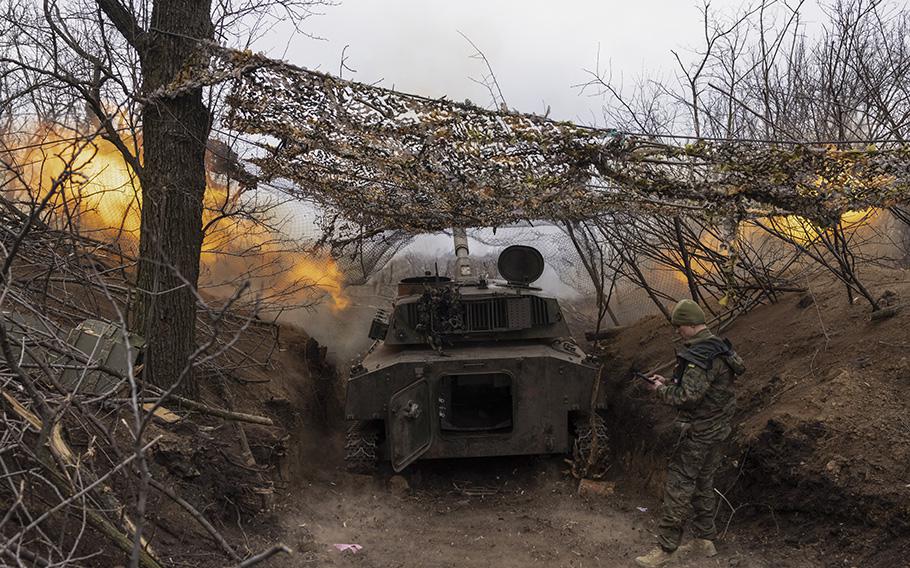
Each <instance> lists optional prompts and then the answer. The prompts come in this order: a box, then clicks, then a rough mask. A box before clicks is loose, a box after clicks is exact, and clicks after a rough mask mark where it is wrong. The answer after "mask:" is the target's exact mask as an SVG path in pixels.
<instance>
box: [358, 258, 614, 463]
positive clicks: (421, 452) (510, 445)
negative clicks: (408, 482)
mask: <svg viewBox="0 0 910 568" xmlns="http://www.w3.org/2000/svg"><path fill="white" fill-rule="evenodd" d="M522 248H527V247H522ZM535 252H536V251H535ZM504 254H505V253H504ZM538 276H539V273H538ZM370 336H371V337H372V338H374V339H376V342H375V343H374V344H373V346H372V348H371V349H370V351H369V352H368V353H367V354H366V355H365V356H364V357H363V359H362V360H361V361H360V362H359V363H358V364H357V365H355V366H354V367H353V368H352V370H351V375H350V377H349V379H348V381H347V396H346V402H345V413H346V416H347V418H348V420H350V421H351V422H352V424H353V427H352V428H351V430H350V432H349V435H348V440H347V445H348V447H347V456H348V461H349V465H351V466H352V469H362V468H363V466H364V465H369V463H370V462H372V461H375V460H388V461H390V462H391V464H392V467H393V468H394V469H395V470H396V471H400V470H401V469H403V468H405V467H407V466H408V464H410V463H412V462H413V461H415V460H417V459H431V458H456V457H477V456H502V455H521V454H548V453H566V452H569V451H570V450H572V447H573V440H572V436H571V429H570V424H571V422H572V419H573V417H575V416H580V415H582V414H583V413H585V412H588V411H590V409H591V397H592V393H593V392H594V383H595V381H596V380H597V371H598V366H597V364H596V363H595V362H594V361H593V360H592V359H591V358H590V357H588V356H587V355H586V354H585V353H584V352H583V351H582V350H581V349H580V348H579V347H578V346H577V345H576V344H575V342H574V341H573V340H572V339H571V338H570V336H569V330H568V327H567V325H566V323H565V321H564V319H563V315H562V312H561V310H560V308H559V303H558V302H557V300H556V299H555V298H553V297H549V296H547V295H545V294H544V293H543V292H542V291H541V290H539V289H536V288H532V287H530V286H529V285H527V284H526V283H514V282H512V283H505V284H498V285H497V284H490V283H487V282H485V281H483V280H477V281H458V282H453V281H450V280H449V279H447V278H441V277H431V276H426V277H418V278H409V279H405V280H403V281H402V282H401V284H400V285H399V296H398V298H397V300H396V302H395V304H394V306H393V307H392V311H391V315H389V316H386V315H385V314H384V313H382V314H380V315H379V316H378V317H377V319H376V320H374V322H373V326H372V328H371V330H370Z"/></svg>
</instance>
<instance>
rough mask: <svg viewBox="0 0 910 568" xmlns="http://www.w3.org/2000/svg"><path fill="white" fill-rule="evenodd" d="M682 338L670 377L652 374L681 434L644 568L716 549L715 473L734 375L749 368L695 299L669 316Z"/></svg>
mask: <svg viewBox="0 0 910 568" xmlns="http://www.w3.org/2000/svg"><path fill="white" fill-rule="evenodd" d="M670 321H671V323H672V324H673V326H674V327H675V328H676V332H677V333H678V334H679V335H680V337H681V338H682V339H683V342H684V343H683V348H682V349H681V350H680V351H679V353H678V354H677V357H676V371H675V372H674V374H673V378H672V379H667V378H665V377H662V376H660V375H653V376H651V377H649V381H650V383H649V386H648V388H649V389H650V390H651V391H653V392H654V393H655V395H656V396H657V398H658V399H660V400H661V402H664V403H665V404H669V405H670V406H673V407H674V408H676V409H678V410H679V415H678V418H677V423H678V425H679V426H680V438H679V442H678V444H677V446H676V450H675V453H674V454H673V457H672V458H671V460H670V465H669V468H668V472H667V483H666V487H665V488H664V499H663V510H662V516H661V519H660V524H659V525H658V529H657V533H658V534H657V540H658V544H659V546H658V547H657V548H655V549H654V550H652V551H651V552H649V553H648V554H645V555H644V556H639V557H638V558H636V559H635V563H636V564H638V565H639V566H644V567H646V568H654V567H657V566H663V565H664V564H666V563H667V562H669V561H670V560H673V559H674V558H676V557H677V556H678V555H679V554H681V553H682V552H683V551H686V552H694V553H700V554H702V555H704V556H705V557H711V556H714V555H716V554H717V550H716V549H715V548H714V538H715V536H716V534H717V533H716V529H715V527H714V503H715V500H714V472H715V471H716V470H717V467H718V466H719V465H720V460H721V457H722V455H723V454H722V452H723V442H724V441H725V440H726V439H727V438H728V437H729V436H730V430H731V428H730V421H731V419H732V418H733V412H734V410H735V407H736V397H735V395H734V392H733V379H734V377H735V376H736V375H740V374H742V373H743V372H744V371H745V367H743V362H742V359H740V358H739V356H738V355H737V354H736V352H735V351H733V347H732V345H731V344H730V342H729V341H728V340H726V339H721V338H719V337H716V336H715V335H714V334H712V333H711V331H710V330H709V329H708V328H707V327H706V326H705V313H704V312H703V311H702V309H701V308H700V307H699V306H698V304H696V303H695V302H693V301H692V300H681V301H680V302H679V303H678V304H676V307H674V308H673V313H672V315H671V318H670ZM690 506H691V508H692V510H693V515H692V518H691V520H692V529H693V536H694V537H695V538H694V540H693V541H692V542H691V543H690V544H687V545H684V546H682V547H680V546H679V544H680V540H682V533H683V524H684V523H685V520H686V517H687V516H688V515H687V514H688V512H689V508H690Z"/></svg>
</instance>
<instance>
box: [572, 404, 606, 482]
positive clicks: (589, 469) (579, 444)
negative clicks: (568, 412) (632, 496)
mask: <svg viewBox="0 0 910 568" xmlns="http://www.w3.org/2000/svg"><path fill="white" fill-rule="evenodd" d="M572 430H573V433H574V436H573V442H572V474H573V475H574V476H575V477H579V478H581V477H586V478H597V477H600V476H602V475H603V474H604V473H605V472H606V470H607V463H606V461H607V454H608V453H609V450H610V437H609V435H608V433H607V425H606V424H605V423H604V419H603V418H602V417H601V416H600V415H599V414H595V415H594V420H593V421H592V420H591V415H590V414H579V415H576V416H575V417H573V419H572Z"/></svg>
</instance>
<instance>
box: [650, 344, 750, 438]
mask: <svg viewBox="0 0 910 568" xmlns="http://www.w3.org/2000/svg"><path fill="white" fill-rule="evenodd" d="M683 346H684V347H683V348H682V349H681V350H680V351H679V353H678V354H677V359H676V365H677V366H676V371H675V373H674V380H673V381H672V382H670V383H669V384H666V385H664V386H662V387H660V388H658V389H657V396H658V398H659V399H660V400H661V401H662V402H664V403H666V404H669V405H671V406H674V407H676V408H677V409H678V410H679V420H680V421H681V422H685V423H689V424H691V426H692V428H693V430H694V431H708V430H714V429H716V428H722V427H724V426H726V425H728V424H729V423H730V420H731V419H732V418H733V413H734V412H735V410H736V395H735V393H734V390H733V379H734V377H735V376H736V375H738V374H742V373H743V372H744V371H745V367H744V366H743V364H742V359H740V357H739V356H738V355H737V354H736V352H735V351H733V349H732V346H731V345H730V344H729V342H727V341H726V340H722V339H720V338H718V337H716V336H715V335H714V334H713V333H711V332H710V331H709V330H707V329H705V330H702V331H700V332H699V333H698V334H697V335H695V337H693V338H692V339H690V340H689V341H686V342H685V343H684V344H683Z"/></svg>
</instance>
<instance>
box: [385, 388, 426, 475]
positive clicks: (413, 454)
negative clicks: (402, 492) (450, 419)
mask: <svg viewBox="0 0 910 568" xmlns="http://www.w3.org/2000/svg"><path fill="white" fill-rule="evenodd" d="M432 414H433V413H432V412H431V408H430V385H429V383H428V382H427V381H426V379H419V380H417V381H415V382H413V383H411V384H410V385H408V386H406V387H405V388H403V389H401V390H400V391H398V392H397V393H395V394H394V395H392V398H391V400H390V402H389V418H388V422H387V424H388V428H389V431H388V434H389V449H390V450H391V457H392V468H393V469H394V470H395V471H396V472H397V471H401V470H403V469H404V468H406V467H407V466H408V465H409V464H411V463H412V462H413V461H414V460H416V459H417V458H419V457H420V456H422V455H423V454H424V452H426V451H427V450H428V449H430V444H431V443H432V441H433V425H432V421H431V419H432Z"/></svg>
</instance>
